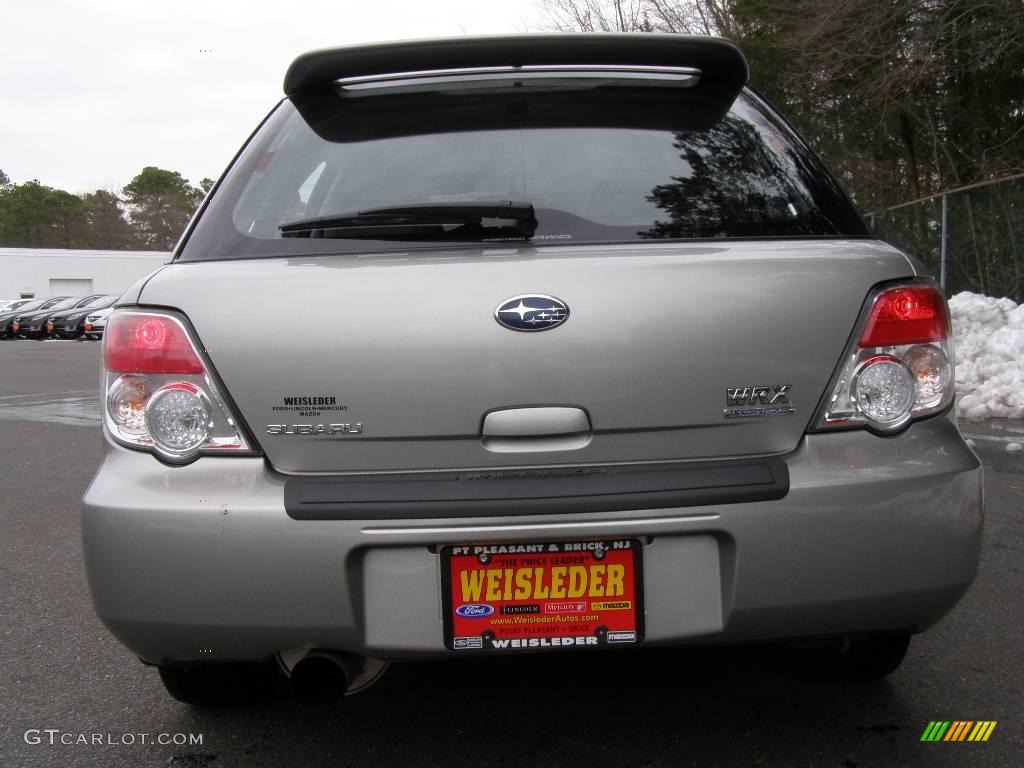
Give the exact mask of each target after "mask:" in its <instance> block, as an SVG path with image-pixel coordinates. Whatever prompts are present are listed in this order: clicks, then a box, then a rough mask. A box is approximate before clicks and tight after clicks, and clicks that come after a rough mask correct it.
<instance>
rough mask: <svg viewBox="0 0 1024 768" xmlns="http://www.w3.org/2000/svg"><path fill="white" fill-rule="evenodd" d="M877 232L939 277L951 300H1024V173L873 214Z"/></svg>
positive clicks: (950, 191) (872, 222) (872, 221)
mask: <svg viewBox="0 0 1024 768" xmlns="http://www.w3.org/2000/svg"><path fill="white" fill-rule="evenodd" d="M867 218H868V221H869V223H870V224H871V226H872V227H873V228H874V230H875V233H876V234H877V235H878V237H880V238H881V239H882V240H885V241H887V242H889V243H892V244H893V245H895V246H897V247H898V248H902V249H903V250H905V251H906V252H907V253H910V254H913V255H914V256H916V257H917V258H919V259H920V260H921V261H923V262H924V263H925V264H927V265H928V266H929V267H930V268H931V269H932V270H934V274H936V275H939V277H940V280H941V281H942V285H943V287H944V288H945V289H946V295H947V296H952V295H954V294H956V293H959V292H960V291H974V292H975V293H983V294H986V295H988V296H1009V297H1010V298H1011V299H1013V300H1014V301H1017V302H1021V301H1024V174H1017V175H1015V176H1009V177H1006V178H1003V179H999V180H996V181H986V182H981V183H979V184H971V185H969V186H966V187H960V188H958V189H951V190H949V191H947V192H945V193H942V194H939V195H933V196H931V197H926V198H922V199H920V200H914V201H911V202H909V203H904V204H902V205H897V206H894V207H893V208H889V209H887V210H884V211H878V212H876V213H872V214H868V217H867Z"/></svg>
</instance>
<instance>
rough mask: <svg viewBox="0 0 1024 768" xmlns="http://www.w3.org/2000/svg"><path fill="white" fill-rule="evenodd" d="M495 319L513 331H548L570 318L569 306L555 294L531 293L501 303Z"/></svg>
mask: <svg viewBox="0 0 1024 768" xmlns="http://www.w3.org/2000/svg"><path fill="white" fill-rule="evenodd" d="M494 319H495V320H497V321H498V323H499V324H501V325H503V326H505V327H506V328H508V329H509V330H512V331H527V332H530V331H548V330H550V329H552V328H555V327H556V326H559V325H561V324H562V323H564V322H565V321H566V320H568V319H569V307H568V306H566V304H565V302H564V301H560V300H559V299H556V298H554V297H553V296H544V295H543V294H539V293H529V294H524V295H522V296H513V297H512V298H511V299H509V300H507V301H505V302H504V303H502V304H499V305H498V308H497V309H495V310H494Z"/></svg>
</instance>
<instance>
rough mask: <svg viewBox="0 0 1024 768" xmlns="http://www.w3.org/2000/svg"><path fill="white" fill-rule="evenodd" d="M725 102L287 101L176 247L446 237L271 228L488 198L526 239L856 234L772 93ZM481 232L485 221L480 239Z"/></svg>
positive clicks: (306, 247) (283, 250) (617, 94)
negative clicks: (505, 204)
mask: <svg viewBox="0 0 1024 768" xmlns="http://www.w3.org/2000/svg"><path fill="white" fill-rule="evenodd" d="M725 103H726V104H727V105H728V106H727V108H725V107H723V103H722V99H721V95H720V94H718V95H716V97H715V98H709V97H708V96H707V95H706V94H704V93H702V92H700V91H694V92H680V91H679V90H667V89H659V88H638V89H631V90H629V92H628V93H624V92H623V89H602V88H594V89H591V90H587V91H582V92H558V91H551V92H536V91H534V92H531V93H530V94H529V95H528V96H526V95H516V94H503V95H498V94H495V93H491V94H484V95H481V94H476V95H473V94H467V95H452V94H418V95H406V96H377V97H364V98H359V99H346V98H343V97H341V96H339V95H337V94H335V93H333V92H331V93H324V94H320V95H317V96H314V97H308V98H305V99H296V100H295V101H288V100H286V101H284V102H282V103H281V104H280V105H279V107H278V108H277V109H276V110H275V111H274V113H273V114H272V115H271V116H270V118H269V119H268V120H267V121H266V122H265V123H264V125H263V126H262V127H261V128H260V130H259V131H258V132H257V134H256V135H255V136H254V138H253V139H252V141H251V142H250V143H249V145H248V146H247V148H246V149H245V150H244V152H243V153H242V154H241V155H240V157H239V159H238V161H237V162H236V163H235V165H234V167H233V168H232V169H231V171H230V172H229V173H228V175H227V176H226V177H225V179H224V181H223V183H222V184H221V185H220V187H219V188H218V190H217V192H216V193H215V195H214V197H213V198H212V200H211V202H210V205H209V206H208V208H207V210H206V211H205V212H204V214H203V215H202V217H201V218H200V220H199V221H198V223H197V225H196V227H195V230H194V232H193V233H192V235H191V236H190V238H189V240H188V242H187V244H186V247H185V249H184V251H183V252H182V254H181V256H180V258H182V259H183V260H200V259H223V258H245V257H253V256H273V255H284V256H287V255H298V254H307V253H338V252H357V251H358V252H366V251H374V250H394V249H395V248H396V247H397V248H400V249H406V248H410V247H417V246H419V247H450V246H451V245H452V243H446V242H439V241H437V240H432V241H430V242H423V241H422V240H417V237H416V234H415V232H414V231H410V232H409V233H408V234H407V235H403V234H398V235H396V236H389V238H388V239H387V240H375V239H372V238H367V237H360V238H359V239H355V238H351V237H334V236H331V235H336V234H338V231H337V230H331V232H330V233H329V234H328V236H326V237H320V236H319V235H314V236H313V237H303V238H294V237H291V238H288V237H285V238H283V237H282V236H281V232H280V230H279V226H280V225H281V224H283V223H286V222H292V221H296V220H302V219H310V218H315V217H321V216H323V217H329V216H333V215H337V214H339V213H351V212H353V211H358V210H361V209H366V208H374V207H382V206H389V205H397V204H408V203H448V202H450V203H457V202H460V201H478V200H490V199H505V200H523V201H527V202H529V203H532V204H533V205H534V207H535V209H536V216H537V222H538V224H537V229H536V232H535V233H534V236H533V240H534V241H535V242H542V243H573V244H579V243H611V242H629V241H641V240H666V239H680V240H687V239H706V238H779V237H864V236H867V235H868V232H867V230H866V229H865V227H864V224H863V221H862V220H861V218H860V217H859V215H858V214H857V213H856V211H855V210H854V208H853V206H852V204H851V203H850V201H849V200H848V199H847V197H846V195H845V194H844V193H843V191H842V190H841V189H840V188H839V187H838V186H837V185H836V183H835V181H834V180H833V178H832V177H831V176H830V175H829V173H828V172H827V171H826V170H825V169H824V168H823V166H822V165H821V163H820V162H819V161H818V160H817V158H816V157H815V156H814V155H813V154H812V153H811V152H810V151H809V150H808V149H807V148H806V146H805V145H804V144H803V143H802V142H801V141H800V140H799V139H798V138H797V137H796V136H795V135H794V134H793V133H792V131H791V130H790V129H789V128H788V127H787V126H786V124H785V123H784V122H783V121H781V120H780V119H779V118H778V117H777V116H776V115H774V114H773V113H772V111H771V110H770V108H769V107H767V105H765V104H764V103H763V102H762V101H761V100H760V99H759V98H758V97H757V96H756V95H754V94H753V93H751V92H749V91H744V92H743V93H741V94H740V95H739V97H738V98H736V99H735V101H732V102H731V104H730V103H729V102H728V100H727V101H726V102H725ZM489 239H490V238H488V237H487V234H486V230H484V234H482V235H481V237H480V240H481V241H484V242H487V241H488V240H489ZM495 239H501V240H508V239H509V238H507V237H502V238H495ZM513 239H514V238H513ZM459 244H460V245H463V246H464V245H465V242H464V241H460V243H459Z"/></svg>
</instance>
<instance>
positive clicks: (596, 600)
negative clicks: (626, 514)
mask: <svg viewBox="0 0 1024 768" xmlns="http://www.w3.org/2000/svg"><path fill="white" fill-rule="evenodd" d="M441 558H442V571H441V573H442V590H443V595H442V597H443V599H444V602H445V646H446V647H447V648H449V649H452V650H500V651H515V650H537V649H551V648H587V647H594V648H596V647H598V646H603V645H614V644H621V643H638V642H640V640H642V639H643V606H642V600H643V589H642V585H641V574H642V573H643V568H642V566H641V545H640V543H639V542H638V541H634V540H632V539H626V540H620V541H578V542H563V543H545V544H537V543H530V544H491V545H471V546H457V547H445V548H444V549H442V550H441Z"/></svg>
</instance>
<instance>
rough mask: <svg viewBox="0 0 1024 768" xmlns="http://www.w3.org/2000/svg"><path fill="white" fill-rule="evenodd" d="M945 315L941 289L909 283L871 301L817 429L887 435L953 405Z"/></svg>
mask: <svg viewBox="0 0 1024 768" xmlns="http://www.w3.org/2000/svg"><path fill="white" fill-rule="evenodd" d="M953 390H954V381H953V347H952V340H951V334H950V321H949V310H948V308H947V307H946V299H945V298H944V297H943V295H942V292H941V291H940V289H939V287H938V286H937V285H935V284H934V283H932V282H914V283H908V284H906V285H900V286H896V287H893V288H887V289H884V290H882V291H880V292H878V293H877V294H875V295H874V296H873V297H872V299H871V300H870V306H869V309H868V312H867V316H866V317H865V319H864V322H863V324H862V327H861V328H860V333H859V335H858V337H857V341H856V344H855V345H854V346H853V348H852V349H851V350H850V352H849V353H848V355H847V356H846V358H845V359H844V363H843V368H842V371H841V372H840V374H839V377H838V379H837V380H836V383H835V386H834V387H833V390H832V393H831V397H830V399H829V401H828V402H827V403H826V406H825V409H824V412H823V413H822V415H821V417H820V418H819V419H818V422H817V428H819V429H827V428H832V427H849V426H866V427H868V428H870V429H872V430H874V431H876V432H883V433H892V432H896V431H898V430H900V429H902V428H903V427H905V426H906V425H907V424H908V423H910V421H911V420H913V419H915V418H919V417H922V416H928V415H930V414H933V413H938V412H939V411H942V410H944V409H946V408H947V407H948V406H949V404H950V403H951V402H952V400H953Z"/></svg>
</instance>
